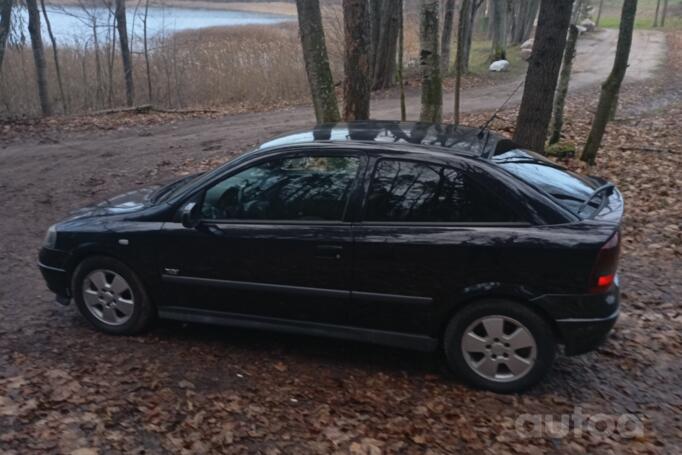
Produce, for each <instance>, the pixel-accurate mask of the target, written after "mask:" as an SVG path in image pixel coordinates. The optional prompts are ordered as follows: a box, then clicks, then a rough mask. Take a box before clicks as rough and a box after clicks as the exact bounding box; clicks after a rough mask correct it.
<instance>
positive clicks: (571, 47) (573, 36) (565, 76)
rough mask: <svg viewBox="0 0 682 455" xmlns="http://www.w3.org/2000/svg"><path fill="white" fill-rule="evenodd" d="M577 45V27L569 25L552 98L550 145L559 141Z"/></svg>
mask: <svg viewBox="0 0 682 455" xmlns="http://www.w3.org/2000/svg"><path fill="white" fill-rule="evenodd" d="M577 43H578V27H576V26H575V25H571V27H570V29H569V30H568V39H567V40H566V49H564V61H563V63H562V65H561V73H560V74H559V83H558V85H557V90H556V95H555V98H554V114H553V116H552V119H553V120H552V129H551V130H552V133H551V135H550V137H549V143H550V144H556V143H557V142H559V139H561V128H562V127H563V124H564V105H565V103H566V95H567V94H568V84H569V81H570V79H571V69H572V67H573V58H574V57H575V48H576V45H577Z"/></svg>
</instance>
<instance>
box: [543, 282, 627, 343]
mask: <svg viewBox="0 0 682 455" xmlns="http://www.w3.org/2000/svg"><path fill="white" fill-rule="evenodd" d="M534 303H536V304H537V305H538V306H539V307H541V308H542V309H543V310H544V311H545V312H546V313H547V314H549V316H550V317H551V318H552V319H553V320H554V321H555V322H556V328H557V331H558V332H559V337H560V339H561V342H562V343H563V344H564V347H565V353H566V355H578V354H584V353H586V352H589V351H593V350H594V349H596V348H597V347H599V345H601V344H602V343H604V341H605V340H606V338H607V337H608V334H609V332H611V329H612V328H613V326H614V325H615V324H616V320H617V319H618V315H619V313H620V288H619V283H618V280H617V279H616V283H614V285H613V286H611V289H609V291H608V292H605V293H603V294H584V295H583V294H580V295H544V296H541V297H538V298H537V299H534Z"/></svg>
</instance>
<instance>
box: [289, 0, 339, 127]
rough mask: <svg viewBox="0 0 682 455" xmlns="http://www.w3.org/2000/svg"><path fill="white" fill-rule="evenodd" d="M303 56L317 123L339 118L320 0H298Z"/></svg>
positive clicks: (299, 29) (297, 8)
mask: <svg viewBox="0 0 682 455" xmlns="http://www.w3.org/2000/svg"><path fill="white" fill-rule="evenodd" d="M296 10H297V12H298V31H299V34H300V36H301V47H302V49H303V60H304V61H305V70H306V73H307V75H308V84H309V85H310V94H311V96H312V99H313V107H314V109H315V118H316V119H317V122H318V123H325V122H338V121H339V119H340V118H339V106H338V104H337V101H336V93H335V92H334V80H333V79H332V72H331V69H330V68H329V57H328V55H327V44H326V42H325V39H324V29H323V28H322V14H321V13H320V2H319V0H296Z"/></svg>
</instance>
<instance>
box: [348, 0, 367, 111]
mask: <svg viewBox="0 0 682 455" xmlns="http://www.w3.org/2000/svg"><path fill="white" fill-rule="evenodd" d="M343 30H344V41H345V56H344V61H343V69H344V74H345V78H344V81H343V101H344V107H343V118H344V120H346V121H351V120H366V119H368V118H369V101H370V88H371V87H370V74H369V47H370V42H369V8H368V3H367V0H343Z"/></svg>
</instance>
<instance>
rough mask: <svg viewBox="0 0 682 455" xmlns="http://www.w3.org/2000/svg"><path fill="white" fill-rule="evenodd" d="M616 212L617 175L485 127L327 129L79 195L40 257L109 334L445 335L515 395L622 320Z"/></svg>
mask: <svg viewBox="0 0 682 455" xmlns="http://www.w3.org/2000/svg"><path fill="white" fill-rule="evenodd" d="M622 215H623V201H622V198H621V195H620V193H619V192H618V191H617V190H616V189H615V188H614V186H613V185H612V184H610V183H608V182H606V181H604V180H602V179H600V178H597V177H585V176H581V175H577V174H575V173H572V172H570V171H568V170H566V169H564V168H562V167H560V166H558V165H557V164H555V163H553V162H551V161H548V160H546V159H545V158H543V157H541V156H539V155H537V154H535V153H532V152H529V151H527V150H523V149H521V148H518V147H517V146H516V145H514V144H513V143H512V142H511V141H509V140H507V139H504V138H502V137H500V136H498V135H496V134H494V133H491V132H489V131H479V130H478V129H472V128H465V127H453V126H444V125H432V124H422V123H401V122H377V121H372V122H361V123H348V124H333V125H321V126H318V127H316V128H315V129H312V130H309V131H302V132H298V133H293V134H290V135H286V136H283V137H280V138H277V139H274V140H272V141H270V142H267V143H265V144H263V145H261V146H260V147H258V148H257V149H256V150H254V151H252V152H250V153H246V154H244V155H241V156H240V157H238V158H236V159H234V160H232V161H230V162H228V163H226V164H225V165H223V166H221V167H219V168H217V169H215V170H213V171H210V172H207V173H204V174H200V175H194V176H189V177H186V178H183V179H180V180H177V181H175V182H173V183H170V184H168V185H166V186H160V187H153V188H148V189H144V190H137V191H132V192H129V193H126V194H123V195H121V196H118V197H115V198H113V199H110V200H108V201H105V202H103V203H101V204H98V205H96V206H94V207H89V208H84V209H81V210H79V211H78V212H76V213H75V214H74V215H73V216H72V217H71V218H68V219H66V220H65V221H62V222H60V223H58V224H56V225H54V226H52V227H50V228H49V230H48V233H47V236H46V239H45V243H44V246H43V248H42V250H41V251H40V263H39V266H40V269H41V271H42V274H43V276H44V277H45V280H46V281H47V284H48V286H49V288H50V289H51V290H52V291H54V292H55V293H56V294H57V297H58V301H60V302H61V303H68V302H69V301H70V299H71V298H73V299H74V300H75V301H76V304H77V306H78V308H79V310H80V311H81V313H82V314H83V316H84V317H85V318H86V319H87V320H88V321H90V323H92V325H94V326H95V327H96V328H97V329H99V330H101V331H104V332H107V333H111V334H133V333H137V332H139V331H141V330H142V329H144V328H145V327H147V326H148V325H149V323H150V321H152V319H153V318H154V317H156V316H159V317H161V318H167V319H175V320H180V321H189V322H200V323H213V324H221V325H225V326H231V327H232V326H238V327H247V328H254V329H267V330H278V331H283V332H294V333H305V334H312V335H323V336H329V337H336V338H344V339H353V340H361V341H367V342H372V343H379V344H385V345H391V346H399V347H403V348H410V349H418V350H424V351H435V350H438V349H442V350H443V351H444V353H445V357H446V359H447V362H448V364H449V366H450V367H452V369H454V370H456V371H457V372H459V373H461V375H462V376H463V377H464V378H465V379H466V380H467V381H468V382H469V383H470V384H473V385H475V386H478V387H483V388H487V389H490V390H494V391H498V392H510V391H519V390H522V389H524V388H527V387H529V386H531V385H532V384H535V383H536V382H537V381H539V380H540V379H541V378H542V376H543V375H544V374H545V373H546V372H547V371H548V370H549V368H550V365H551V363H552V361H553V359H554V356H555V351H556V347H557V345H559V344H561V345H564V350H565V353H566V354H568V355H574V354H580V353H584V352H587V351H589V350H592V349H594V348H595V347H597V346H598V345H599V344H600V343H601V342H602V341H603V340H604V339H605V337H606V335H607V334H608V332H609V331H610V329H611V328H612V326H613V324H614V323H615V321H616V318H617V317H618V309H619V302H618V300H619V298H618V277H617V275H616V267H617V262H618V253H619V249H620V235H619V231H620V223H621V219H622Z"/></svg>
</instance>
